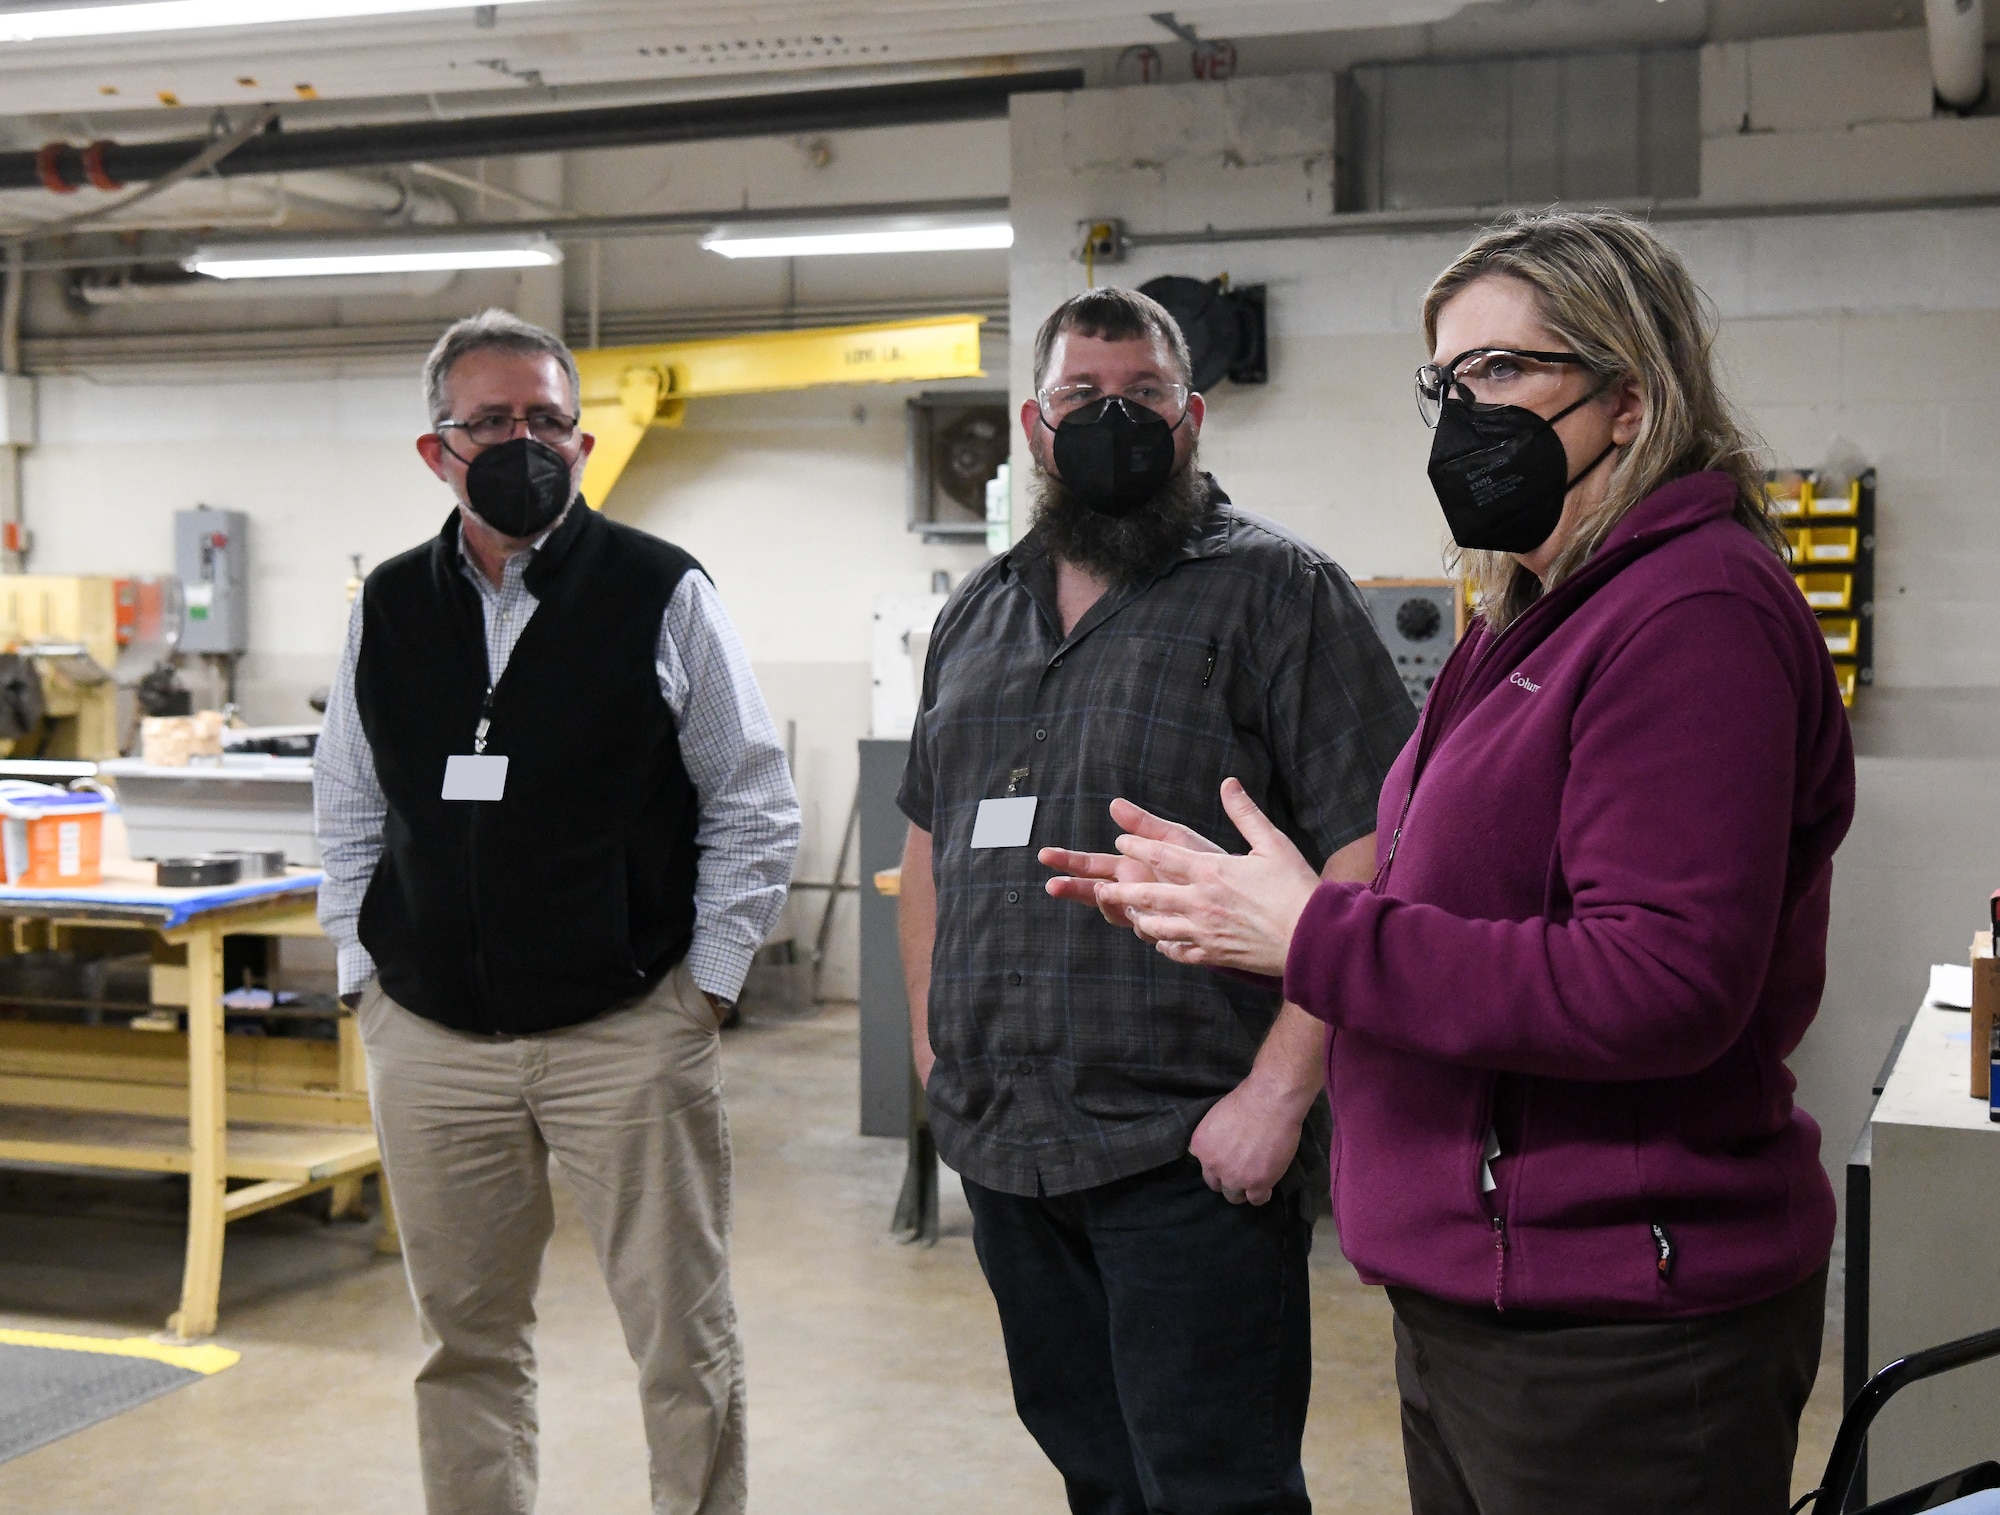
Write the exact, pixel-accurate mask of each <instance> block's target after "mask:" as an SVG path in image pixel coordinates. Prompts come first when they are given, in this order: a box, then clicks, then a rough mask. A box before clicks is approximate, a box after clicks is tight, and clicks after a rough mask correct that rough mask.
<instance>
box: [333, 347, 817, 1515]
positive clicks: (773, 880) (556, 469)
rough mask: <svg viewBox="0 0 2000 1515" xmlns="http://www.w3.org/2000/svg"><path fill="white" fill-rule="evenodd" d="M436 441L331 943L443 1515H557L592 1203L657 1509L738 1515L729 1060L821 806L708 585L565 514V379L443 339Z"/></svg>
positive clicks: (371, 658) (342, 852) (391, 599)
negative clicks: (556, 1322) (547, 1463)
mask: <svg viewBox="0 0 2000 1515" xmlns="http://www.w3.org/2000/svg"><path fill="white" fill-rule="evenodd" d="M424 387H425V396H426V399H427V401H428V403H429V406H430V414H431V418H432V430H431V431H430V432H428V433H426V434H425V435H424V436H422V437H420V438H418V440H417V450H418V452H419V453H420V454H422V456H423V459H424V461H425V462H426V463H427V464H428V465H429V466H430V468H431V471H432V472H433V473H435V474H436V475H437V476H438V478H440V479H441V480H443V481H444V482H445V483H446V484H447V485H448V486H449V487H450V489H451V491H452V494H453V495H454V496H455V498H456V501H457V508H456V509H454V510H453V512H452V513H451V515H450V516H449V517H448V518H447V519H446V521H445V523H444V529H443V530H442V531H441V532H439V534H438V535H437V537H435V538H434V539H433V540H432V541H430V542H429V543H426V544H425V545H424V546H421V547H418V548H414V549H412V550H411V551H409V552H406V553H404V554H403V555H402V556H400V557H397V558H392V559H391V560H390V561H388V562H387V563H384V564H383V565H382V566H381V567H380V568H378V569H376V570H375V572H374V573H372V574H370V575H369V577H368V582H367V584H366V585H365V587H364V588H363V591H362V594H361V597H360V599H359V601H358V602H357V603H356V605H355V607H354V615H353V618H352V620H351V622H350V624H349V629H348V638H347V647H346V651H345V653H344V655H343V657H342V659H341V663H340V669H339V673H338V675H337V676H336V678H335V680H334V684H333V689H332V693H331V696H330V699H329V703H328V706H327V718H326V729H325V731H324V732H323V733H322V735H321V738H320V745H319V750H318V754H317V760H316V764H315V773H314V796H315V803H316V808H317V812H318V831H319V838H320V850H321V853H322V856H323V858H324V860H325V868H326V883H325V886H324V887H323V889H322V891H321V895H320V918H321V920H322V922H323V923H324V925H325V927H326V932H327V935H328V936H329V937H331V938H332V939H333V941H334V943H335V944H336V946H337V947H338V949H339V953H340V987H341V992H342V995H343V997H345V998H347V999H348V1001H349V1003H350V1004H352V1005H353V1006H354V1007H355V1010H356V1015H357V1019H358V1021H359V1024H360V1028H361V1035H362V1041H363V1044H364V1045H365V1047H366V1049H367V1053H368V1082H369V1091H370V1094H371V1096H372V1098H373V1101H374V1108H375V1124H376V1130H377V1134H378V1136H379V1138H380V1140H381V1145H382V1158H383V1164H384V1169H385V1171H386V1173H387V1174H388V1178H389V1184H390V1188H391V1191H392V1193H393V1196H394V1199H395V1204H396V1212H397V1218H398V1221H399V1223H400V1226H401V1229H402V1236H403V1254H404V1258H405V1260H406V1262H407V1264H408V1267H409V1273H410V1283H411V1289H412V1292H413V1293H414V1295H415V1298H416V1302H417V1310H418V1314H419V1317H420V1320H421V1324H422V1326H423V1328H424V1334H425V1337H426V1340H427V1341H428V1342H429V1343H430V1344H431V1348H432V1350H431V1354H430V1357H429V1359H428V1360H427V1361H426V1362H425V1364H424V1366H423V1368H422V1369H421V1370H420V1371H419V1373H418V1375H417V1426H418V1440H419V1443H420V1447H421V1451H422V1460H423V1471H424V1487H425V1494H426V1499H427V1502H428V1507H429V1510H430V1512H431V1515H488V1512H493V1515H499V1512H502V1511H505V1512H510V1515H511V1512H524V1511H527V1510H529V1509H530V1508H531V1507H532V1506H533V1503H534V1495H535V1481H536V1458H535V1431H536V1418H535V1377H534V1353H533V1347H532V1341H531V1331H532V1328H533V1324H534V1318H535V1317H534V1296H535V1286H536V1283H537V1280H538V1278H539V1276H540V1270H541V1258H542V1252H543V1250H544V1248H545V1246H546V1245H547V1242H548V1239H549V1235H550V1232H551V1230H552V1227H553V1212H552V1210H551V1206H550V1195H549V1184H548V1164H549V1158H550V1157H551V1156H554V1157H555V1158H557V1159H558V1160H559V1161H560V1163H561V1165H562V1167H563V1170H564V1171H565V1173H567V1174H568V1175H569V1176H570V1177H571V1179H572V1181H573V1183H572V1187H573V1189H574V1191H575V1194H576V1198H577V1202H578V1206H579V1208H580V1209H581V1211H582V1213H583V1216H584V1220H585V1222H586V1224H587V1225H588V1226H589V1228H590V1232H591V1238H592V1241H593V1242H594V1243H595V1246H596V1250H597V1254H598V1259H599V1262H600V1264H601V1266H602V1267H603V1270H604V1276H605V1281H606V1283H607V1284H609V1286H610V1290H611V1297H612V1301H613V1303H614V1304H615V1305H616V1306H617V1309H618V1314H619V1319H620V1321H621V1322H622V1323H623V1325H624V1328H625V1339H626V1342H627V1344H628V1345H629V1347H630V1348H631V1352H632V1357H633V1361H634V1362H635V1363H636V1364H637V1365H638V1368H639V1388H640V1400H641V1409H642V1412H643V1415H644V1418H645V1425H646V1437H647V1443H648V1446H649V1448H650V1450H651V1460H652V1488H653V1508H654V1510H655V1511H656V1512H661V1515H665V1512H669V1511H671V1512H676V1515H683V1512H684V1515H697V1512H699V1515H735V1512H740V1511H741V1510H742V1509H743V1503H744V1425H743V1379H742V1351H741V1347H740V1345H739V1343H738V1340H737V1334H736V1318H735V1309H734V1306H733V1304H732V1303H731V1299H730V1293H729V1279H728V1242H729V1236H728V1229H729V1187H728V1186H729V1130H728V1124H727V1120H726V1118H725V1116H724V1113H723V1108H722V1086H721V1069H720V1062H719V1058H718V1055H717V1034H716V1033H717V1030H718V1027H719V1024H720V1022H721V1020H722V1018H723V1017H724V1016H725V1015H726V1014H727V1013H728V1011H729V1009H730V1007H731V1005H732V1004H733V1002H734V1000H735V998H736V995H737V993H738V992H739V990H740V989H741V986H742V983H743V977H744V974H745V972H746V971H747V970H748V967H749V963H750V957H751V955H752V954H753V953H754V952H755V951H756V950H757V947H758V945H759V944H760V943H761V942H762V941H763V938H764V936H765V934H766V933H767V932H768V931H769V930H770V927H771V925H772V924H773V922H774V921H775V920H776V918H777V915H778V912H779V910H780V909H781V908H782V907H783V904H784V898H785V891H786V888H787V886H788V884H789V882H790V878H791V867H792V857H793V854H794V852H795V851H796V849H797V845H798V834H799V812H798V803H797V800H796V798H795V797H794V795H793V792H792V786H791V780H790V776H789V773H788V771H787V768H786V765H785V760H784V754H783V751H782V749H781V748H780V747H779V745H778V742H777V739H776V735H775V733H774V731H773V729H772V724H771V718H770V714H769V712H768V711H767V710H766V709H765V706H764V701H763V697H762V695H761V694H760V693H759V692H758V689H757V686H756V683H755V681H754V680H753V679H752V677H751V674H750V668H749V662H748V659H747V658H746V656H745V655H744V652H743V648H742V645H741V643H740V642H739V641H738V640H737V637H736V633H735V630H734V629H733V628H732V627H731V625H730V623H729V619H728V617H727V615H725V614H724V612H723V610H722V606H721V603H720V601H719V600H718V599H717V598H716V593H715V589H714V586H713V585H711V584H710V583H709V581H708V578H707V576H706V575H705V574H704V573H703V572H702V570H701V567H700V565H699V564H697V563H696V562H695V561H694V560H693V559H692V558H690V557H689V556H688V555H687V554H686V553H684V552H682V551H681V550H680V549H678V548H676V547H673V546H670V545H669V544H667V543H665V542H662V541H660V540H659V539H657V538H655V537H651V536H648V535H646V534H645V533H643V532H639V531H635V530H632V529H631V528H629V527H625V526H621V525H619V524H617V523H616V522H612V521H607V520H606V519H604V517H602V516H601V515H599V514H598V513H597V512H595V511H593V510H591V509H590V508H589V507H588V506H587V505H586V504H585V502H584V501H583V499H582V497H581V496H580V495H579V494H578V493H577V483H578V480H579V479H580V478H581V476H582V471H583V464H584V459H585V458H586V457H588V455H589V453H590V448H591V443H592V439H591V437H590V435H589V434H588V433H586V432H583V431H581V430H579V429H578V424H577V422H578V411H579V385H578V378H577V371H576V363H575V360H574V359H573V358H572V357H571V356H570V353H569V350H568V349H567V348H566V347H564V345H563V344H562V342H561V341H560V339H558V338H557V337H555V336H552V335H551V334H549V333H548V332H545V331H542V330H541V329H540V328H538V327H534V326H530V325H528V324H527V323H526V322H523V321H520V320H517V319H516V318H514V317H513V316H510V315H508V314H506V313H505V312H503V311H487V312H486V313H485V314H483V315H480V316H475V317H472V318H471V319H469V320H465V321H461V322H459V323H457V324H456V325H455V326H453V327H452V328H451V329H450V330H448V331H447V332H446V333H445V334H444V336H443V338H442V339H440V341H439V342H438V344H437V346H436V348H434V349H433V350H432V352H431V355H430V359H429V361H428V362H427V363H426V364H425V368H424Z"/></svg>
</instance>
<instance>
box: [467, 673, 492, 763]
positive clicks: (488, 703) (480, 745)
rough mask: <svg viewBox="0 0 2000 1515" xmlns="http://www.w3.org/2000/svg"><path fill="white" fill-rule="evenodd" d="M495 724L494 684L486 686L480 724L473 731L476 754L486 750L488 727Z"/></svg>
mask: <svg viewBox="0 0 2000 1515" xmlns="http://www.w3.org/2000/svg"><path fill="white" fill-rule="evenodd" d="M492 724H493V686H492V685H491V684H488V685H487V686H486V698H485V700H484V701H483V702H482V703H481V704H480V707H479V725H478V727H477V728H476V729H475V730H474V731H473V733H472V751H473V753H474V755H475V756H477V755H478V754H480V753H483V752H484V751H485V750H486V728H487V727H488V726H491V725H492Z"/></svg>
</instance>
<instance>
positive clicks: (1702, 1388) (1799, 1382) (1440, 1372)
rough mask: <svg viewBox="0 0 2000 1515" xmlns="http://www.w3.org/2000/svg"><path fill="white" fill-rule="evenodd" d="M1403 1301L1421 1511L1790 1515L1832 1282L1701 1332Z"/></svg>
mask: <svg viewBox="0 0 2000 1515" xmlns="http://www.w3.org/2000/svg"><path fill="white" fill-rule="evenodd" d="M1389 1299H1390V1302H1391V1303H1392V1304H1394V1305H1395V1307H1396V1387H1397V1388H1398V1390H1399V1391H1400V1392H1401V1394H1402V1400H1403V1459H1404V1462H1405V1464H1406V1466H1407V1467H1408V1469H1409V1474H1410V1508H1411V1510H1412V1511H1413V1512H1414V1515H1551V1512H1555V1511H1560V1512H1562V1515H1689V1512H1693V1511H1700V1512H1701V1515H1784V1511H1785V1509H1786V1507H1787V1506H1788V1505H1789V1504H1790V1502H1791V1478H1792V1457H1793V1454H1794V1453H1795V1452H1796V1451H1797V1450H1798V1439H1799V1412H1800V1411H1801V1410H1802V1409H1804V1408H1805V1403H1806V1396H1807V1395H1808V1394H1810V1393H1811V1392H1812V1386H1813V1377H1814V1375H1815V1374H1816V1373H1817V1372H1818V1371H1819V1346H1820V1333H1821V1331H1822V1329H1823V1327H1824V1323H1825V1315H1826V1269H1824V1268H1821V1269H1820V1271H1819V1272H1818V1273H1816V1274H1814V1275H1813V1276H1812V1277H1811V1278H1809V1279H1807V1280H1806V1281H1805V1282H1804V1283H1802V1284H1799V1285H1796V1286H1795V1287H1793V1288H1792V1289H1789V1290H1787V1291H1786V1292H1785V1293H1783V1294H1780V1295H1778V1296H1777V1297H1776V1298H1775V1299H1768V1300H1765V1301H1763V1302H1762V1303H1761V1304H1755V1305H1749V1306H1746V1307H1745V1308H1743V1309H1741V1310H1731V1311H1729V1312H1727V1313H1725V1314H1721V1315H1708V1316H1703V1317H1701V1318H1699V1319H1696V1320H1672V1321H1659V1322H1651V1321H1645V1322H1588V1323H1581V1324H1579V1323H1576V1322H1574V1321H1573V1320H1572V1321H1563V1320H1550V1319H1547V1318H1544V1319H1542V1320H1540V1321H1536V1320H1534V1319H1533V1318H1532V1317H1530V1318H1528V1321H1527V1323H1525V1324H1523V1323H1521V1322H1520V1321H1518V1320H1517V1321H1515V1322H1513V1323H1510V1324H1500V1322H1501V1321H1502V1320H1503V1319H1504V1317H1501V1316H1497V1315H1496V1314H1495V1313H1494V1312H1493V1311H1491V1310H1481V1309H1475V1308H1472V1307H1470V1306H1465V1305H1456V1304H1447V1303H1445V1302H1443V1301H1441V1300H1437V1299H1433V1298H1431V1297H1430V1296H1428V1295H1424V1294H1418V1293H1415V1292H1413V1291H1411V1290H1408V1289H1391V1290H1390V1291H1389ZM1510 1313H1511V1312H1510Z"/></svg>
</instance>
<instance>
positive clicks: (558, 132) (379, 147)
mask: <svg viewBox="0 0 2000 1515" xmlns="http://www.w3.org/2000/svg"><path fill="white" fill-rule="evenodd" d="M1082 87H1083V73H1082V71H1081V70H1078V69H1058V70H1049V71H1045V72H1040V73H1027V74H1005V73H1002V74H980V75H977V76H974V77H970V78H961V79H925V80H919V81H917V82H915V83H904V84H879V85H869V86H864V87H859V88H853V89H822V90H799V91H793V92H787V93H784V94H775V95H744V96H737V97H735V98H726V99H701V100H669V101H664V102H658V103H654V104H649V105H613V106H599V107H595V108H592V109H588V110H551V111H533V112H527V113H523V114H519V115H509V116H467V117H463V118H461V119H458V120H451V121H398V122H393V123H390V124H387V125H382V126H342V127H332V128H327V129H323V130H320V131H299V132H290V131H285V130H283V129H282V126H283V121H282V118H280V120H278V121H277V122H274V123H273V126H272V129H268V130H266V131H265V132H264V134H263V135H262V136H259V137H256V138H254V139H252V140H251V141H249V142H246V143H244V144H243V145H242V146H241V147H239V148H237V149H236V150H235V151H234V152H232V153H230V155H229V156H228V157H226V158H224V159H223V160H222V161H221V162H220V163H218V164H216V165H215V168H214V170H213V172H215V173H217V174H219V175H222V176H224V177H230V176H234V175H240V174H276V173H296V172H299V171H301V170H304V169H327V168H380V167H386V166H390V165H394V164H401V163H413V162H417V161H419V160H426V159H440V158H443V159H452V158H485V157H504V156H513V155H516V154H521V153H557V152H578V151H582V150H584V149H587V148H604V147H644V146H649V145H654V144H658V143H662V142H711V141H719V140H722V139H725V138H731V137H783V136H793V135H798V134H804V133H812V132H829V131H854V130H858V129H861V128H865V127H876V126H923V125H930V124H933V123H937V122H945V121H983V120H990V119H992V118H994V117H999V116H1005V115H1006V114H1007V102H1008V100H1009V99H1010V98H1012V97H1013V96H1014V95H1017V94H1026V93H1034V92H1042V91H1048V90H1073V89H1081V88H1082ZM208 145H209V142H208V139H206V138H191V139H184V140H177V141H168V142H136V143H123V142H105V143H100V144H97V145H94V146H89V147H79V146H72V145H70V144H68V143H60V144H51V145H50V146H48V147H46V148H44V149H42V150H41V151H38V152H14V153H0V189H34V188H36V187H38V186H42V187H51V188H53V187H57V186H62V187H68V188H82V187H84V186H86V185H89V184H92V183H100V184H102V183H111V184H117V185H127V184H145V183H149V182H151V181H152V180H154V179H156V178H159V177H160V176H161V175H163V174H166V173H168V172H170V171H172V170H173V169H175V168H177V167H179V166H180V165H181V164H182V163H185V162H186V161H187V160H188V159H189V158H192V157H193V156H194V155H195V154H196V153H198V152H201V151H202V150H203V149H204V148H206V147H207V146H208ZM87 156H88V158H89V161H86V157H87Z"/></svg>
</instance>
